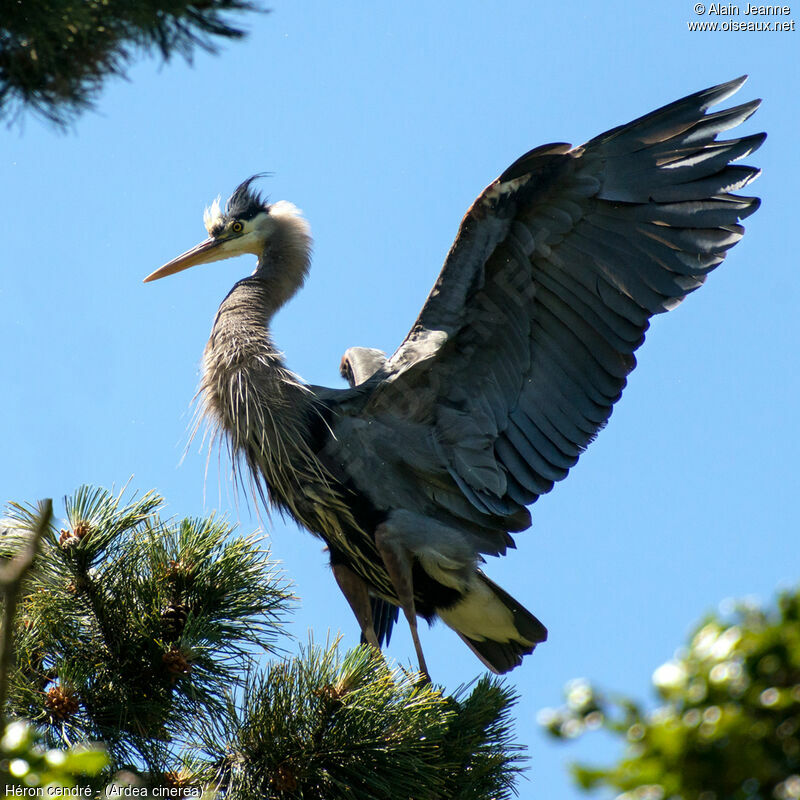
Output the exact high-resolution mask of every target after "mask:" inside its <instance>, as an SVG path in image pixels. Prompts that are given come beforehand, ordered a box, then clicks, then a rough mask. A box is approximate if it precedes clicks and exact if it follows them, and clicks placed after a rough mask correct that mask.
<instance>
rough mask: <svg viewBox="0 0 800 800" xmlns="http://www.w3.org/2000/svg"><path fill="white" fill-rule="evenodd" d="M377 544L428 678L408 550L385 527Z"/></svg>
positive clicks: (423, 672)
mask: <svg viewBox="0 0 800 800" xmlns="http://www.w3.org/2000/svg"><path fill="white" fill-rule="evenodd" d="M375 544H376V545H377V547H378V552H379V553H380V554H381V558H383V563H384V566H385V567H386V571H387V572H388V573H389V578H390V579H391V581H392V585H393V586H394V590H395V592H396V593H397V599H398V600H399V601H400V608H402V609H403V613H404V614H405V615H406V619H407V620H408V627H409V628H410V629H411V638H412V639H413V640H414V649H415V650H416V651H417V660H418V661H419V671H420V672H421V673H422V674H423V675H424V676H425V678H427V680H428V682H430V680H431V676H430V674H429V673H428V666H427V665H426V664H425V656H424V655H423V654H422V643H421V642H420V640H419V633H418V632H417V612H416V609H415V607H414V584H413V581H412V578H411V558H410V557H409V555H408V550H407V549H406V548H405V547H403V545H401V544H400V543H398V542H397V541H396V539H395V537H393V536H392V533H391V530H390V529H389V528H388V527H387V526H386V525H385V524H382V525H379V526H378V528H377V530H376V531H375Z"/></svg>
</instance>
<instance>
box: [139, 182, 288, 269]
mask: <svg viewBox="0 0 800 800" xmlns="http://www.w3.org/2000/svg"><path fill="white" fill-rule="evenodd" d="M259 177H261V175H253V176H252V177H251V178H248V179H247V180H246V181H244V182H243V183H241V184H239V186H237V187H236V189H235V191H234V192H233V194H232V195H231V196H230V197H229V198H228V202H227V203H226V204H225V209H224V210H223V209H222V207H221V206H220V202H219V197H217V199H216V200H214V202H213V203H212V204H211V205H210V206H209V207H208V208H206V210H205V213H204V214H203V222H204V223H205V226H206V230H207V231H208V238H207V239H205V240H203V241H202V242H200V244H198V245H195V246H194V247H193V248H191V250H187V251H186V252H185V253H182V254H181V255H179V256H178V257H177V258H173V259H172V261H168V262H167V263H166V264H164V266H162V267H159V268H158V269H157V270H156V271H155V272H152V273H151V274H150V275H148V276H147V277H146V278H145V279H144V280H145V283H147V282H148V281H155V280H158V279H159V278H164V277H166V276H167V275H173V274H174V273H176V272H180V271H181V270H184V269H188V268H189V267H194V266H196V265H198V264H209V263H211V262H212V261H221V260H222V259H224V258H233V257H234V256H240V255H243V254H244V253H253V254H255V255H257V256H260V255H261V254H262V253H263V252H264V248H265V246H266V243H267V240H268V239H269V238H270V236H271V234H272V233H273V232H274V230H275V227H276V220H275V219H273V216H272V215H271V213H270V212H271V211H272V210H273V207H272V206H270V205H268V204H267V202H266V201H265V200H264V199H263V198H262V197H261V195H260V193H259V192H257V191H256V190H255V189H253V188H252V187H251V184H252V183H253V181H254V180H255V179H256V178H259ZM284 205H287V204H284V203H276V204H275V208H276V209H279V207H281V206H284Z"/></svg>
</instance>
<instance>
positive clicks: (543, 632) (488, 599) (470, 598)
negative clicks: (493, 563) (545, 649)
mask: <svg viewBox="0 0 800 800" xmlns="http://www.w3.org/2000/svg"><path fill="white" fill-rule="evenodd" d="M437 611H438V614H439V616H440V617H441V618H442V620H443V621H444V622H445V623H446V624H447V625H448V626H449V627H451V628H453V630H455V632H456V633H457V634H458V635H459V636H460V637H461V638H462V639H463V640H464V642H465V643H466V645H467V647H469V649H470V650H472V652H473V653H475V655H476V656H477V657H478V658H479V659H480V660H481V662H482V663H483V665H484V666H485V667H487V668H488V669H490V670H491V671H492V672H494V673H496V674H497V675H502V674H504V673H506V672H509V671H510V670H512V669H514V667H517V666H519V665H520V664H521V663H522V658H523V656H526V655H528V654H529V653H532V652H533V651H534V649H535V647H536V645H537V644H539V643H540V642H543V641H545V640H546V639H547V628H545V626H544V625H542V623H541V622H539V620H538V619H536V617H535V616H534V615H533V614H531V612H530V611H528V610H527V609H526V608H525V607H524V606H522V605H520V603H518V602H517V601H516V600H515V599H514V598H513V597H512V596H511V595H510V594H508V592H506V591H505V590H504V589H501V588H500V587H499V586H498V585H497V584H496V583H494V582H493V581H491V580H489V578H487V577H486V575H484V574H483V573H482V572H481V571H480V570H478V571H477V572H475V574H474V578H473V581H472V583H471V584H470V587H469V591H467V592H466V593H465V594H464V595H463V597H462V599H461V600H460V601H459V602H458V603H456V604H455V605H454V606H452V607H451V608H449V609H437Z"/></svg>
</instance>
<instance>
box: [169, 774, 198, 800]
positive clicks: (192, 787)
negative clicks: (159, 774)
mask: <svg viewBox="0 0 800 800" xmlns="http://www.w3.org/2000/svg"><path fill="white" fill-rule="evenodd" d="M164 785H165V786H166V787H167V788H169V789H185V790H186V791H185V792H180V793H178V794H177V795H170V796H171V797H197V785H196V784H194V783H192V777H191V776H190V775H185V774H184V773H183V772H175V771H172V772H165V773H164Z"/></svg>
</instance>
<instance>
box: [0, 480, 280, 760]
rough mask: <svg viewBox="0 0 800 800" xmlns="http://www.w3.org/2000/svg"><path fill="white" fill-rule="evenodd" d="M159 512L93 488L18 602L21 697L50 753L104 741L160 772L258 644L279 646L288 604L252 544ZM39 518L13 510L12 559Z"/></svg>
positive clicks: (48, 540)
mask: <svg viewBox="0 0 800 800" xmlns="http://www.w3.org/2000/svg"><path fill="white" fill-rule="evenodd" d="M161 503H162V501H161V498H160V497H158V496H157V495H156V494H154V493H152V492H150V493H148V494H146V495H144V496H143V497H141V498H135V497H134V498H133V499H131V500H129V501H128V502H123V500H122V496H121V495H120V496H117V497H115V496H113V495H112V494H110V493H109V492H107V491H105V490H103V489H93V488H89V487H83V488H81V489H79V490H78V492H76V494H75V495H74V496H73V497H71V498H68V499H67V501H66V509H67V527H65V528H62V529H60V530H58V529H56V528H55V527H53V526H50V527H49V529H48V531H47V532H46V533H45V536H44V537H43V541H42V543H41V553H40V556H39V560H38V564H37V569H36V570H35V571H34V572H33V573H32V575H31V576H30V578H29V579H28V581H27V582H26V584H25V588H24V591H23V593H22V597H21V598H20V604H19V614H18V618H17V632H18V636H17V669H16V671H15V673H14V674H13V676H12V682H11V689H10V699H11V708H12V710H13V712H14V713H15V714H17V715H18V716H21V717H25V718H27V719H29V720H32V721H33V722H35V723H36V724H37V725H38V726H39V727H40V729H41V730H42V731H43V733H44V736H45V740H46V742H47V743H48V745H50V746H55V745H57V744H59V743H61V744H63V743H64V742H76V741H100V742H104V743H105V744H106V745H107V747H108V749H109V752H110V753H111V755H112V757H113V758H114V761H115V763H116V764H117V765H118V766H122V765H126V764H128V765H137V764H144V765H145V766H146V768H147V770H148V771H150V772H153V773H157V772H159V771H162V770H163V769H164V766H165V764H167V763H168V762H169V760H170V757H171V754H172V753H173V752H174V750H175V747H176V745H180V744H183V743H185V742H186V741H187V739H188V738H190V737H191V735H192V732H193V730H194V729H195V728H196V722H197V719H198V716H199V715H200V716H202V717H208V718H211V719H213V718H215V717H216V716H219V715H220V714H221V712H222V710H223V709H224V708H225V706H226V703H227V694H228V691H229V688H230V686H231V684H232V683H233V682H235V681H236V680H237V678H238V677H239V675H240V674H241V672H242V670H243V669H247V668H249V667H250V666H252V664H253V661H254V654H255V653H256V652H257V651H258V650H259V649H262V650H266V651H268V652H276V651H277V636H278V633H279V631H280V627H281V621H282V619H283V617H284V616H285V612H286V609H287V603H288V601H289V599H290V595H289V593H288V591H287V589H286V586H285V582H284V581H283V580H282V579H281V578H280V575H279V573H278V572H277V571H276V569H275V567H274V565H273V564H272V563H271V562H270V561H269V554H268V552H267V551H266V550H265V549H263V548H262V547H261V546H260V545H259V542H258V541H257V540H256V539H255V538H254V537H252V536H251V537H236V538H231V537H230V534H231V527H230V526H229V525H228V524H227V523H225V522H224V521H220V520H217V519H215V518H213V517H212V518H210V519H206V520H197V519H184V520H182V521H180V522H165V521H163V520H162V519H161V518H160V516H159V515H158V513H157V512H158V509H159V507H160V506H161ZM34 515H35V511H34V510H33V509H29V508H24V507H20V506H16V507H14V508H13V509H12V514H11V519H12V520H13V522H14V527H12V528H11V530H10V532H8V533H7V534H6V536H4V537H3V541H2V549H3V550H5V551H6V552H7V553H10V552H13V551H14V549H15V548H16V547H18V544H19V541H18V539H19V537H20V536H24V534H25V531H26V529H27V528H28V527H30V525H31V523H32V520H33V518H34Z"/></svg>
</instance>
